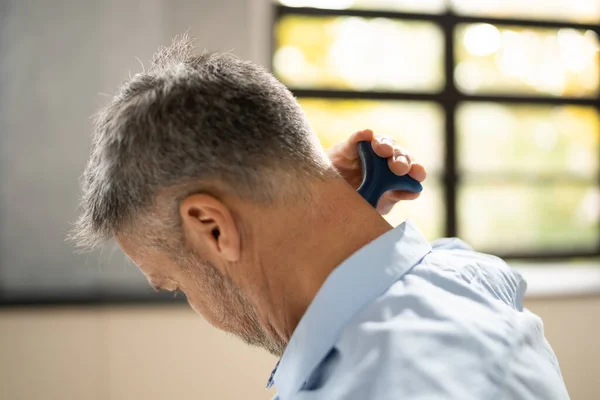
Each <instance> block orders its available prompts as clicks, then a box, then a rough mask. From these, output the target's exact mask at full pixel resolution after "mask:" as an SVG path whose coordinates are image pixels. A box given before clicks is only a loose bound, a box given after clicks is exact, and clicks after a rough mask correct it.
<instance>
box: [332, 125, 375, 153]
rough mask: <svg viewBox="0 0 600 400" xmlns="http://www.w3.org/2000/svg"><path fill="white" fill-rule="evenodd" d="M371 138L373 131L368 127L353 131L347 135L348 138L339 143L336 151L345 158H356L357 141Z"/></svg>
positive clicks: (370, 139) (369, 140)
mask: <svg viewBox="0 0 600 400" xmlns="http://www.w3.org/2000/svg"><path fill="white" fill-rule="evenodd" d="M373 138H374V135H373V131H372V130H370V129H363V130H361V131H358V132H354V133H353V134H352V135H350V136H349V137H348V139H346V140H345V141H343V142H342V143H340V147H339V148H338V149H337V152H338V153H339V154H341V155H343V156H344V157H345V158H347V159H350V160H354V159H358V146H357V144H358V142H362V141H367V142H371V141H372V140H373Z"/></svg>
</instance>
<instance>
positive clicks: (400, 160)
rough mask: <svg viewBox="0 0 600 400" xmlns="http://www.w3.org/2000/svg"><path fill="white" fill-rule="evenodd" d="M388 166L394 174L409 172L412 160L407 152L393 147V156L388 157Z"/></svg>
mask: <svg viewBox="0 0 600 400" xmlns="http://www.w3.org/2000/svg"><path fill="white" fill-rule="evenodd" d="M388 166H389V167H390V171H392V172H393V173H394V174H396V175H406V174H408V173H409V172H410V167H411V166H412V161H411V159H410V156H409V155H408V154H407V153H405V152H403V151H402V150H401V149H400V148H398V147H394V149H393V156H392V157H390V158H388Z"/></svg>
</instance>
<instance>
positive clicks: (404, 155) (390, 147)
mask: <svg viewBox="0 0 600 400" xmlns="http://www.w3.org/2000/svg"><path fill="white" fill-rule="evenodd" d="M371 145H372V146H373V151H375V154H377V155H378V156H379V157H382V158H387V159H388V166H389V168H390V170H391V171H392V172H393V173H394V174H396V175H400V176H402V175H407V174H408V175H409V176H410V177H412V178H414V179H416V180H417V181H419V182H423V181H424V180H425V179H426V178H427V171H426V170H425V167H423V165H422V164H420V163H418V162H417V161H416V160H415V159H414V158H413V157H411V156H410V155H409V153H408V150H406V149H405V148H404V147H402V146H399V145H397V144H396V143H395V142H394V141H393V140H392V139H391V138H389V137H386V136H379V135H378V136H376V137H375V140H373V142H372V143H371Z"/></svg>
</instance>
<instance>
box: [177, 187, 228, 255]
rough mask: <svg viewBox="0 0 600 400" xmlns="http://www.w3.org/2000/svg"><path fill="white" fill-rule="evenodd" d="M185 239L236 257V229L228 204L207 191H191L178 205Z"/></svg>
mask: <svg viewBox="0 0 600 400" xmlns="http://www.w3.org/2000/svg"><path fill="white" fill-rule="evenodd" d="M179 214H180V216H181V220H182V223H183V229H184V232H185V234H186V236H187V238H186V239H187V240H189V241H191V242H192V244H193V245H194V246H195V247H197V248H200V249H202V250H203V251H209V252H211V253H213V254H214V255H215V256H216V257H221V258H222V259H224V260H226V261H230V262H234V261H238V260H239V258H240V232H239V230H238V228H237V226H236V223H235V220H234V218H233V215H232V213H231V211H230V210H229V208H228V207H227V206H226V205H225V204H223V203H222V202H221V201H219V200H217V199H216V198H215V197H213V196H210V195H208V194H193V195H191V196H188V197H187V198H185V199H184V200H183V201H182V202H181V205H180V206H179Z"/></svg>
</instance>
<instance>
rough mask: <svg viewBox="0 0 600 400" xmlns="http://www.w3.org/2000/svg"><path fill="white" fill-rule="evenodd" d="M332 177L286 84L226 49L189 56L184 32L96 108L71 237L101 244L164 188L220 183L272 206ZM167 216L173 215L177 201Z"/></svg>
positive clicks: (183, 190)
mask: <svg viewBox="0 0 600 400" xmlns="http://www.w3.org/2000/svg"><path fill="white" fill-rule="evenodd" d="M285 177H287V178H290V179H284V178H285ZM330 177H332V178H333V177H336V178H337V177H339V175H337V172H336V171H335V169H333V168H332V167H331V165H330V163H329V161H328V160H327V157H326V155H325V153H324V151H323V149H322V147H321V146H320V144H319V142H318V140H317V139H316V135H315V134H314V132H313V131H312V129H311V128H310V126H309V124H308V122H307V119H306V116H305V115H304V113H303V112H302V110H301V108H300V106H299V105H298V103H297V101H296V100H295V99H294V97H293V96H292V94H291V93H290V91H289V90H288V89H287V88H286V87H285V86H284V85H283V84H282V83H280V82H279V81H278V80H277V79H275V78H274V77H273V76H272V75H271V74H270V73H269V72H267V71H266V70H265V69H264V68H262V67H260V66H257V65H254V64H252V63H250V62H247V61H242V60H240V59H238V58H236V57H235V56H233V55H231V54H228V53H208V52H204V53H202V54H199V55H198V54H194V47H193V45H192V42H191V41H190V40H189V39H188V38H187V37H185V36H184V37H183V38H181V39H176V40H175V41H174V42H173V44H172V45H171V46H169V47H164V48H162V49H160V50H159V52H158V53H156V54H155V56H154V58H153V60H152V63H151V66H150V67H149V68H148V69H147V70H145V71H144V72H142V73H139V74H137V75H135V76H133V77H132V78H131V79H130V80H129V81H127V82H126V83H124V84H123V85H122V86H121V88H120V89H119V90H118V92H117V94H116V95H115V96H114V98H113V99H112V101H111V102H110V104H108V105H107V106H106V107H105V108H104V109H103V110H101V111H100V112H99V113H98V115H97V118H96V120H95V129H94V131H93V137H92V149H91V155H90V159H89V162H88V165H87V167H86V169H85V172H84V174H83V177H82V191H83V194H82V198H81V204H80V209H81V214H80V216H79V218H78V219H77V221H76V223H75V228H74V230H73V231H72V234H71V236H70V238H71V239H72V240H73V241H75V243H76V244H77V245H78V246H79V247H82V248H84V249H92V248H94V247H97V246H99V245H101V244H102V243H103V242H104V241H106V240H107V239H110V238H111V237H113V236H116V235H118V234H120V233H122V232H123V231H125V230H126V229H129V228H130V227H131V226H132V224H134V223H137V222H139V220H140V218H141V216H142V215H144V214H147V213H148V212H149V210H151V209H152V208H153V206H154V205H156V199H157V195H158V193H160V192H163V191H164V190H165V189H166V190H167V191H169V190H171V189H173V190H175V189H177V190H176V192H177V193H175V194H172V199H173V200H176V199H177V198H183V197H185V196H186V195H189V194H191V193H198V192H207V193H218V187H219V185H221V184H225V185H221V186H225V187H226V188H227V190H230V191H231V192H232V193H235V194H236V195H238V196H240V197H243V198H245V199H248V200H249V201H254V202H257V203H261V204H269V203H271V202H273V201H275V199H277V198H279V197H281V196H283V195H284V194H286V193H287V194H288V195H290V196H291V195H292V194H291V192H292V191H293V189H294V187H298V185H301V182H303V181H304V182H307V181H309V180H310V179H311V178H318V179H326V178H330ZM280 178H281V179H282V180H285V183H282V184H281V185H278V183H277V180H278V179H280ZM211 182H212V183H211ZM290 182H291V183H290ZM298 190H300V189H299V188H298ZM297 194H298V193H295V194H294V195H297ZM171 211H172V212H171ZM169 213H170V216H171V218H173V219H178V217H176V215H173V214H174V213H175V214H176V205H174V206H173V209H172V210H169ZM171 223H172V224H173V223H175V222H171Z"/></svg>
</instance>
